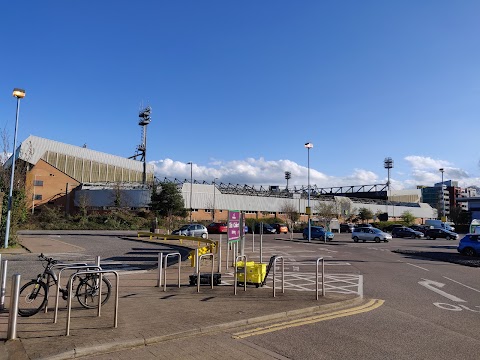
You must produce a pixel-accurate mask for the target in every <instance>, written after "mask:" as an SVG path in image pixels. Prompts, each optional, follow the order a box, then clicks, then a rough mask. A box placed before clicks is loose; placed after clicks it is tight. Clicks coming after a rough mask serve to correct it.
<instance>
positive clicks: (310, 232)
mask: <svg viewBox="0 0 480 360" xmlns="http://www.w3.org/2000/svg"><path fill="white" fill-rule="evenodd" d="M305 147H306V148H307V154H308V160H307V165H308V173H307V179H308V180H307V182H308V204H307V215H308V242H310V241H311V239H312V226H311V221H310V214H311V213H312V210H311V209H310V149H311V148H313V144H312V143H310V142H307V143H305Z"/></svg>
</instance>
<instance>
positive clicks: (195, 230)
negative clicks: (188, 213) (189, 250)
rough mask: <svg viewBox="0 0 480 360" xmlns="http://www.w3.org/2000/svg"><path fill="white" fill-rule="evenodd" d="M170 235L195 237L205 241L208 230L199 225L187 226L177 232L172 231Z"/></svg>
mask: <svg viewBox="0 0 480 360" xmlns="http://www.w3.org/2000/svg"><path fill="white" fill-rule="evenodd" d="M172 235H183V236H195V237H201V238H203V239H206V238H207V237H208V230H207V228H206V227H205V226H203V225H201V224H187V225H183V226H182V227H181V228H180V229H178V230H174V231H172Z"/></svg>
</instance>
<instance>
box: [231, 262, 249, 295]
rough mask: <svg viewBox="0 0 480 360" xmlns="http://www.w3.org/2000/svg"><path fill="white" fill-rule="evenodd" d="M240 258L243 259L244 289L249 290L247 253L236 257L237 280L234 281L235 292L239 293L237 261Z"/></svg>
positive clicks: (235, 293)
mask: <svg viewBox="0 0 480 360" xmlns="http://www.w3.org/2000/svg"><path fill="white" fill-rule="evenodd" d="M239 259H243V291H247V255H238V256H237V257H236V258H235V280H234V282H233V288H234V289H235V290H233V294H234V295H237V268H238V266H237V262H238V260H239Z"/></svg>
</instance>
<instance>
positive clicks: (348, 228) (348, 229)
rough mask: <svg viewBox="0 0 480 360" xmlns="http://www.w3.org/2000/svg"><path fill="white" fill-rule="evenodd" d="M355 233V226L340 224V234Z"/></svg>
mask: <svg viewBox="0 0 480 360" xmlns="http://www.w3.org/2000/svg"><path fill="white" fill-rule="evenodd" d="M352 231H353V224H340V232H346V233H351V232H352Z"/></svg>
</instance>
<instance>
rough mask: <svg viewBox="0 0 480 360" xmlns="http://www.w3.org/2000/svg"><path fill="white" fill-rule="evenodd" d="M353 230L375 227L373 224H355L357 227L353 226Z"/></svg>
mask: <svg viewBox="0 0 480 360" xmlns="http://www.w3.org/2000/svg"><path fill="white" fill-rule="evenodd" d="M353 228H354V229H358V228H373V225H372V224H355V225H353Z"/></svg>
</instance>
